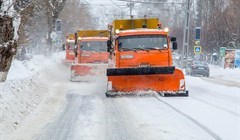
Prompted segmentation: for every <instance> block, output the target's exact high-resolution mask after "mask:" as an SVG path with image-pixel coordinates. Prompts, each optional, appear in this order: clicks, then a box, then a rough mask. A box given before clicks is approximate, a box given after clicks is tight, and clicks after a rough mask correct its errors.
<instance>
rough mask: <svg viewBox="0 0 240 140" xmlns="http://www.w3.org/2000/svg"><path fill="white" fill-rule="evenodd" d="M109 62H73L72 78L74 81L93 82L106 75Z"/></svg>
mask: <svg viewBox="0 0 240 140" xmlns="http://www.w3.org/2000/svg"><path fill="white" fill-rule="evenodd" d="M107 67H108V64H72V65H71V79H70V81H73V82H81V81H82V82H84V81H86V82H91V81H95V80H97V79H99V78H100V77H105V75H106V69H107Z"/></svg>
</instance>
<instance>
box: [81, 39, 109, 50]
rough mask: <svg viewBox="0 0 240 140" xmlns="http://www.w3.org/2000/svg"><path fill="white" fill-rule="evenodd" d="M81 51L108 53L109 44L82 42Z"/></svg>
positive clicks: (104, 42) (103, 42)
mask: <svg viewBox="0 0 240 140" xmlns="http://www.w3.org/2000/svg"><path fill="white" fill-rule="evenodd" d="M81 49H82V50H85V51H97V52H106V51H107V42H106V41H91V42H82V43H81Z"/></svg>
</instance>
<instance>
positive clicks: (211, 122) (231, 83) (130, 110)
mask: <svg viewBox="0 0 240 140" xmlns="http://www.w3.org/2000/svg"><path fill="white" fill-rule="evenodd" d="M55 67H56V69H54V70H55V76H54V78H52V76H53V75H47V77H48V78H50V79H51V81H48V83H51V84H48V85H47V86H48V93H47V94H46V95H45V96H44V98H45V99H43V100H42V101H41V102H42V103H41V104H40V105H39V107H37V108H36V109H35V111H33V112H32V113H31V114H29V115H28V116H26V118H25V119H24V120H23V121H22V123H21V125H20V126H19V127H18V128H17V129H16V131H14V132H12V133H9V135H7V136H5V137H3V138H4V139H19V140H26V139H34V140H68V139H69V140H79V139H81V140H96V139H97V140H159V139H161V140H169V139H170V140H175V139H181V140H190V139H191V140H192V139H197V140H214V139H215V140H239V139H240V86H239V85H240V80H239V75H240V74H239V71H237V73H238V74H239V75H236V76H238V77H235V79H234V76H233V77H231V78H229V79H227V78H224V77H222V76H219V75H217V74H215V75H214V73H215V71H214V70H215V69H214V68H213V70H212V71H211V72H212V73H213V74H212V76H211V77H210V78H203V77H191V76H187V77H186V80H187V86H188V90H189V92H190V97H170V98H166V97H160V96H158V95H156V94H154V95H152V96H146V97H137V96H133V97H119V98H106V97H105V95H104V91H105V89H106V79H103V81H101V82H95V83H94V82H89V83H83V82H82V83H76V82H70V81H69V77H70V75H69V74H70V73H68V72H67V71H66V70H67V69H65V68H62V66H60V65H56V66H55ZM58 67H59V69H58ZM56 70H57V72H56ZM216 70H217V69H216ZM216 72H217V71H216ZM235 72H236V71H235ZM63 73H66V74H63ZM230 73H231V72H230ZM0 138H1V137H0Z"/></svg>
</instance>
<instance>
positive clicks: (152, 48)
mask: <svg viewBox="0 0 240 140" xmlns="http://www.w3.org/2000/svg"><path fill="white" fill-rule="evenodd" d="M144 49H147V50H159V51H161V49H160V48H157V47H149V48H144Z"/></svg>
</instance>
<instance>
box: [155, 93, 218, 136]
mask: <svg viewBox="0 0 240 140" xmlns="http://www.w3.org/2000/svg"><path fill="white" fill-rule="evenodd" d="M155 99H157V100H158V101H160V102H162V103H164V104H165V105H166V106H168V107H169V108H171V109H172V110H174V111H175V112H177V113H179V114H180V115H182V116H184V117H185V118H187V119H188V120H190V121H191V122H192V123H194V124H195V125H197V126H198V127H200V128H201V129H202V130H203V131H205V132H206V133H207V134H209V135H210V136H211V137H213V138H214V139H215V140H222V139H221V138H220V137H219V136H218V135H217V134H215V133H214V132H213V131H211V130H210V129H209V128H207V127H206V126H204V125H203V124H201V123H200V122H198V121H197V120H195V119H194V118H192V117H191V116H189V115H187V114H186V113H184V112H182V111H180V110H179V109H177V108H176V107H174V106H173V105H171V104H169V103H167V102H166V101H164V100H162V99H161V98H160V97H159V96H158V95H155Z"/></svg>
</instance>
